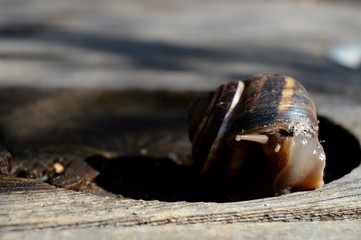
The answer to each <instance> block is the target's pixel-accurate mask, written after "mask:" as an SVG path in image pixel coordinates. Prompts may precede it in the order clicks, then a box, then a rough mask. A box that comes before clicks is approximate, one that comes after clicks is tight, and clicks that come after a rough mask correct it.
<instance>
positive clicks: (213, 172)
mask: <svg viewBox="0 0 361 240" xmlns="http://www.w3.org/2000/svg"><path fill="white" fill-rule="evenodd" d="M188 130H189V137H190V140H191V142H192V154H193V159H194V162H195V165H196V166H197V167H198V168H199V170H200V173H201V174H202V175H203V176H206V177H210V178H214V179H219V180H221V181H224V182H225V183H227V184H231V185H235V186H238V187H239V191H253V190H252V189H254V190H256V191H259V192H260V194H261V195H262V194H263V195H269V194H272V193H273V194H275V195H279V194H283V193H288V192H293V191H299V190H309V189H316V188H319V187H321V186H322V185H323V170H324V167H325V154H324V151H323V148H322V146H321V145H320V144H319V140H318V120H317V115H316V109H315V106H314V103H313V101H312V99H311V97H310V95H309V94H308V93H307V91H306V89H305V88H304V87H303V86H302V85H301V84H300V83H299V82H297V81H296V80H295V79H293V78H291V77H289V76H283V75H277V74H274V75H264V74H260V75H255V76H252V77H250V78H248V79H246V80H244V81H237V82H236V81H234V82H228V83H226V84H224V85H222V86H220V87H219V88H218V89H217V90H216V91H214V92H210V93H208V94H206V95H204V96H201V97H200V98H198V99H196V100H195V101H194V102H193V103H192V104H191V106H190V108H189V129H188ZM237 191H238V190H237Z"/></svg>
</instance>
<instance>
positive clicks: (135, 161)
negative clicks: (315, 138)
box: [87, 116, 361, 202]
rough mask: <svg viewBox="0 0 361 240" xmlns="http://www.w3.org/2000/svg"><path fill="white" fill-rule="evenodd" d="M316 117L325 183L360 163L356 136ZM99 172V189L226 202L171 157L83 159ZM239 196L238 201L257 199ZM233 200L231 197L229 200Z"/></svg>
mask: <svg viewBox="0 0 361 240" xmlns="http://www.w3.org/2000/svg"><path fill="white" fill-rule="evenodd" d="M319 119H320V139H321V140H324V141H325V142H324V143H323V146H324V149H325V152H326V155H327V167H326V169H325V178H324V179H325V183H329V182H331V181H333V180H336V179H339V178H341V177H342V176H344V175H345V174H347V173H349V172H350V171H351V170H352V169H354V168H355V167H357V166H358V165H359V164H360V158H361V150H360V145H359V143H358V141H357V139H356V138H355V137H354V136H353V135H352V134H351V133H350V132H348V131H347V130H346V129H344V128H342V127H341V126H339V125H336V124H335V123H333V122H332V121H331V120H329V119H327V118H325V117H322V116H321V117H319ZM87 162H88V164H89V165H90V166H92V167H93V168H95V169H96V170H98V171H99V172H100V174H99V175H98V176H97V177H96V179H95V183H96V184H97V185H98V186H100V187H101V188H103V189H105V190H106V191H109V192H111V193H114V194H121V195H122V196H124V197H127V198H134V199H143V200H153V199H156V200H161V201H215V202H224V201H229V200H230V198H229V195H228V194H226V193H224V192H223V187H222V186H216V185H215V183H214V182H212V183H211V184H207V183H205V182H203V181H202V180H201V179H200V178H199V177H198V174H197V173H196V172H195V170H194V169H193V167H192V166H178V165H176V164H175V163H174V162H173V161H172V160H171V159H167V158H165V159H157V158H151V157H144V156H125V157H121V158H116V159H107V158H104V157H101V156H94V157H91V158H89V159H87ZM258 197H260V196H258V195H254V196H253V195H247V196H244V195H242V200H245V199H253V198H258ZM232 200H234V199H232Z"/></svg>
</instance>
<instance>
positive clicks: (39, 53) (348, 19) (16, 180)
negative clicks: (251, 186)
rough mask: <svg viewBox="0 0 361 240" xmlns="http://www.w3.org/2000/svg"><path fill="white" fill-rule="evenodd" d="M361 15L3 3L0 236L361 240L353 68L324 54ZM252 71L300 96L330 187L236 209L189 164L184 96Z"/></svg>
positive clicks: (256, 5) (324, 5)
mask: <svg viewBox="0 0 361 240" xmlns="http://www.w3.org/2000/svg"><path fill="white" fill-rule="evenodd" d="M359 10H360V5H359V3H358V2H356V1H347V2H342V3H341V2H337V1H332V2H330V1H277V2H274V3H270V2H268V1H245V2H243V3H238V1H222V3H220V2H218V1H210V2H209V3H208V4H207V5H204V3H203V2H202V1H181V2H177V3H166V2H163V1H131V2H123V1H112V0H108V1H106V3H104V1H99V2H98V1H93V2H92V4H89V3H88V1H77V4H74V2H73V1H58V2H57V3H56V4H55V3H53V2H51V1H44V0H33V1H18V2H16V3H13V2H12V1H1V2H0V60H1V65H0V87H1V88H0V100H1V104H0V113H1V115H0V127H1V140H2V144H3V145H4V146H5V147H6V149H7V150H9V152H10V153H11V154H12V156H13V160H14V168H13V169H12V171H13V174H14V176H12V177H11V176H5V175H3V176H0V238H1V239H23V238H24V237H25V236H26V237H27V238H28V239H48V238H52V239H60V238H77V239H78V238H85V237H86V238H89V239H92V238H93V239H99V238H107V239H116V238H126V239H147V238H152V237H153V238H157V239H170V237H172V238H175V239H177V238H179V239H180V238H182V239H199V238H209V239H213V238H217V239H219V237H220V236H222V237H223V238H226V239H242V238H243V239H252V238H253V239H256V238H257V239H262V238H265V239H282V238H283V239H286V238H287V239H289V238H290V237H292V238H294V239H298V238H300V239H301V238H302V239H305V238H315V239H358V238H359V236H360V233H361V168H360V166H358V165H359V163H360V159H361V154H360V152H361V150H360V146H359V142H360V140H361V105H360V100H361V98H360V95H359V92H360V90H361V85H360V83H361V81H359V80H360V77H361V72H360V70H349V69H345V68H342V67H340V66H337V65H335V64H333V63H332V62H330V61H329V60H327V59H326V57H325V55H324V53H325V51H327V48H328V47H329V46H330V45H332V44H334V43H338V42H341V43H342V42H358V41H361V32H360V31H359V29H361V21H360V20H361V18H359ZM258 72H279V73H284V74H289V75H292V76H294V77H295V78H297V79H298V80H300V81H301V82H302V83H303V84H304V85H305V86H306V87H307V89H309V90H310V92H311V95H312V96H313V98H314V100H315V102H316V105H317V107H318V110H319V114H320V116H321V118H320V119H321V123H320V124H321V125H320V129H321V132H320V134H321V138H322V139H324V140H326V142H325V143H324V144H325V148H326V150H327V152H326V154H328V156H327V157H328V169H327V175H326V178H327V179H326V180H327V184H326V185H325V187H324V188H322V189H319V190H316V191H310V192H300V193H294V194H289V195H285V196H281V197H271V198H264V199H253V200H248V201H230V200H229V199H228V198H227V197H225V196H220V195H219V192H218V191H217V190H216V191H211V190H214V189H210V188H207V186H204V185H203V184H202V182H201V181H200V180H199V179H198V178H197V175H196V174H195V173H194V172H193V171H192V168H191V161H190V144H189V142H188V139H187V136H186V115H185V111H186V107H187V103H188V102H189V101H190V100H191V99H192V98H193V97H194V96H195V95H196V94H198V92H194V90H209V89H213V88H214V87H215V86H217V85H218V84H220V83H222V82H223V81H225V80H230V79H232V80H234V79H239V78H242V77H244V76H246V75H249V74H253V73H258ZM130 89H133V90H130ZM134 89H136V90H134ZM159 89H163V90H159ZM143 90H153V91H150V92H149V91H147V92H143ZM3 153H4V154H5V155H6V154H7V153H6V152H2V153H1V154H2V155H3ZM1 164H3V163H1ZM357 166H358V167H357ZM62 168H63V169H62ZM1 169H4V168H3V165H1ZM350 171H351V173H349V172H350ZM44 182H46V183H44ZM73 190H76V191H73Z"/></svg>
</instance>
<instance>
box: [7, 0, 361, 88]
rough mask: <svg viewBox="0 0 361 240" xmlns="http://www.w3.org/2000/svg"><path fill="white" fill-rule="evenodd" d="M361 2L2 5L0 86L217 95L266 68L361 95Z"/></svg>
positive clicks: (46, 0)
mask: <svg viewBox="0 0 361 240" xmlns="http://www.w3.org/2000/svg"><path fill="white" fill-rule="evenodd" d="M360 10H361V1H357V0H354V1H337V0H334V1H331V0H330V1H328V0H323V1H316V0H287V1H286V0H285V1H283V0H279V1H266V0H243V1H239V0H225V1H217V0H209V1H202V0H182V1H165V0H132V1H127V0H120V1H115V0H101V1H100V0H62V1H50V0H1V1H0V87H9V86H11V87H14V86H22V87H24V86H25V87H29V86H30V87H33V86H36V87H46V88H48V87H51V88H64V87H66V88H68V87H69V88H101V89H103V88H105V89H150V90H152V89H172V90H188V89H192V90H194V89H195V90H205V89H213V88H214V87H215V86H217V85H219V84H221V83H223V82H224V81H226V80H237V79H242V78H244V77H245V76H248V75H251V74H255V73H261V72H277V73H283V74H289V75H292V76H294V77H295V78H296V79H298V80H300V81H301V82H302V83H303V84H304V85H305V86H306V87H307V88H309V89H310V90H311V91H317V92H327V93H337V94H355V95H357V94H358V92H359V90H360V89H361V71H360V62H361V50H360V49H361V47H360V44H361V15H360V12H361V11H360Z"/></svg>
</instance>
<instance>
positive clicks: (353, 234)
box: [2, 221, 361, 240]
mask: <svg viewBox="0 0 361 240" xmlns="http://www.w3.org/2000/svg"><path fill="white" fill-rule="evenodd" d="M360 234H361V222H359V221H355V222H345V221H342V222H341V221H335V222H307V223H306V222H303V223H299V222H298V223H241V224H227V225H224V224H198V225H192V226H174V225H172V226H162V227H154V226H152V227H150V226H145V227H134V228H125V227H102V228H97V227H95V228H78V229H76V228H73V229H46V230H42V231H23V232H8V233H5V234H4V235H3V236H2V239H4V240H5V239H12V240H13V239H22V238H23V236H26V238H27V239H39V238H42V239H64V238H66V239H80V238H83V237H84V236H86V237H87V239H89V240H93V239H94V240H95V239H110V240H112V239H129V240H132V239H138V240H142V239H175V240H177V239H180V240H188V239H189V240H191V239H210V240H211V239H215V240H218V239H255V240H258V239H279V240H283V239H295V240H298V239H299V240H302V239H305V238H306V239H327V240H334V239H335V240H336V239H343V240H358V239H359V236H360Z"/></svg>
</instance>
